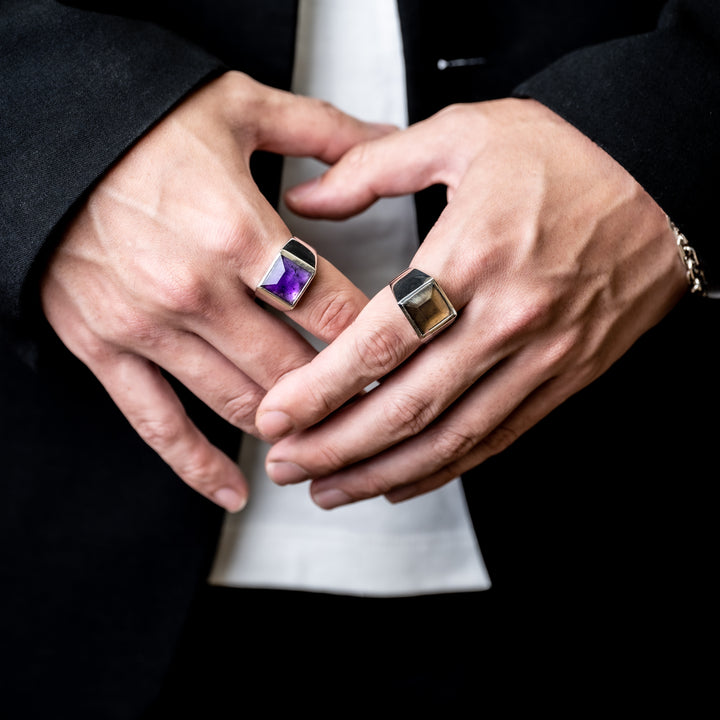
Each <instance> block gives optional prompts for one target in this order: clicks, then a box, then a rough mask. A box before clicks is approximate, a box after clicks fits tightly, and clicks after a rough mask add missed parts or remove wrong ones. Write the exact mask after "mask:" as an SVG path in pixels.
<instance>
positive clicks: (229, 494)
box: [213, 487, 247, 513]
mask: <svg viewBox="0 0 720 720" xmlns="http://www.w3.org/2000/svg"><path fill="white" fill-rule="evenodd" d="M213 499H214V500H215V502H216V503H217V504H218V505H221V506H222V507H224V508H225V509H226V510H227V511H228V512H231V513H236V512H240V510H242V509H243V508H244V507H245V505H246V504H247V498H246V497H243V496H242V495H240V493H238V492H237V491H236V490H233V488H229V487H224V488H220V489H219V490H216V491H215V492H214V493H213Z"/></svg>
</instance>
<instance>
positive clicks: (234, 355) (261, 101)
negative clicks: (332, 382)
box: [41, 72, 390, 511]
mask: <svg viewBox="0 0 720 720" xmlns="http://www.w3.org/2000/svg"><path fill="white" fill-rule="evenodd" d="M389 130H390V128H389V126H380V125H374V124H366V123H362V122H360V121H359V120H355V119H354V118H351V117H349V116H347V115H345V114H343V113H341V112H340V111H339V110H337V109H336V108H334V107H332V106H330V105H328V104H326V103H323V102H320V101H318V100H312V99H309V98H304V97H299V96H296V95H292V94H290V93H287V92H283V91H280V90H275V89H272V88H269V87H266V86H264V85H261V84H259V83H257V82H255V81H253V80H251V79H250V78H248V77H247V76H245V75H243V74H241V73H237V72H229V73H226V74H225V75H223V76H221V77H220V78H218V79H217V80H214V81H213V82H211V83H209V84H208V85H207V86H205V87H204V88H202V89H201V90H199V91H197V92H195V93H194V94H193V95H191V96H190V97H189V98H188V99H187V100H185V101H184V102H183V103H181V104H180V105H179V106H178V107H177V108H176V109H175V110H173V111H172V112H171V113H170V114H169V115H168V116H167V117H166V118H164V119H163V120H162V121H161V122H160V123H159V124H158V125H157V126H155V127H154V128H153V129H152V130H151V131H150V132H149V133H148V134H147V135H146V136H145V137H143V138H142V139H141V140H140V141H139V142H138V143H137V144H136V145H135V146H134V147H133V148H132V149H131V150H130V151H129V152H128V153H127V154H126V155H125V156H124V157H123V158H122V159H121V160H120V161H119V162H118V163H117V164H116V165H115V166H114V167H113V168H112V169H111V170H110V172H108V174H107V175H106V176H105V177H104V178H103V179H102V180H101V182H100V183H99V184H98V185H97V186H96V188H95V189H94V190H93V191H92V193H91V194H90V195H89V197H88V199H87V202H86V203H85V205H84V206H83V207H82V209H81V210H80V212H79V213H78V214H77V215H76V216H75V218H74V219H73V221H72V223H71V224H70V225H69V227H68V229H67V231H66V232H65V235H64V237H63V239H62V241H61V242H60V244H59V247H58V248H57V250H56V252H55V253H54V255H53V256H52V258H51V260H50V262H49V264H48V267H47V269H46V271H45V274H44V277H43V281H42V286H41V296H42V304H43V309H44V311H45V314H46V316H47V318H48V320H49V322H50V324H51V325H52V327H53V328H54V330H55V331H56V333H57V334H58V336H59V337H60V339H61V340H62V341H63V342H64V343H65V345H66V346H67V347H68V348H69V349H70V351H71V352H73V353H74V354H75V355H76V356H77V357H78V358H79V359H80V360H82V361H83V362H84V363H85V364H86V365H87V366H88V367H89V368H90V370H91V371H92V372H93V373H94V374H95V375H96V377H97V378H98V380H99V381H100V382H101V383H102V384H103V386H104V387H105V389H106V390H107V391H108V393H109V394H110V396H111V397H112V399H113V400H114V402H115V403H116V404H117V406H118V407H119V409H120V410H121V411H122V412H123V414H124V415H125V416H126V418H127V419H128V421H129V422H130V423H131V425H132V426H133V427H134V428H135V430H136V431H137V432H138V433H139V435H140V436H141V437H142V438H143V440H144V441H145V442H147V443H148V444H149V445H150V446H151V447H152V448H153V449H154V450H155V451H156V452H157V453H158V454H159V455H160V456H161V457H162V458H163V460H165V461H166V462H167V463H168V464H169V465H170V466H171V467H172V468H173V470H174V471H175V472H176V473H177V474H178V475H179V476H180V478H182V480H184V481H185V482H186V483H187V484H188V485H190V486H191V487H193V488H195V489H196V490H198V491H199V492H200V493H202V494H203V495H205V496H206V497H208V498H210V499H212V500H213V501H214V502H216V503H217V504H219V505H221V506H222V507H224V508H226V509H227V510H230V511H236V510H239V509H241V508H242V507H243V506H244V504H245V502H246V499H247V492H248V491H247V483H246V481H245V479H244V478H243V476H242V473H241V472H240V470H239V468H238V467H237V463H236V462H235V461H234V460H231V459H230V458H229V457H227V456H226V455H225V454H224V453H222V452H221V451H220V450H219V449H218V448H216V447H214V446H213V445H212V444H211V443H210V442H209V441H208V440H207V438H206V437H205V436H204V435H203V434H202V433H201V432H200V431H199V430H198V429H197V428H196V427H195V425H194V424H193V423H192V422H191V421H190V419H189V418H188V416H187V414H186V413H185V410H184V408H183V406H182V405H181V403H180V400H179V398H178V397H177V395H176V394H175V392H174V391H173V390H172V388H171V386H170V384H169V383H168V382H167V380H166V379H165V378H164V377H163V375H162V373H161V371H160V369H161V368H162V369H164V370H165V371H167V372H168V373H170V374H171V375H173V376H174V377H175V378H177V379H178V380H179V381H180V382H181V383H182V384H183V385H185V386H186V387H187V388H188V389H189V390H191V391H192V392H193V393H194V394H195V395H197V396H198V397H199V398H200V399H201V400H203V401H204V402H205V403H207V405H208V406H209V407H211V408H212V409H213V410H215V411H216V412H217V413H219V414H220V415H221V416H222V417H223V418H225V419H226V420H228V421H229V422H231V423H232V424H233V425H235V426H236V427H238V428H240V429H242V430H244V431H246V432H249V433H253V434H257V430H256V428H255V424H254V417H255V410H256V408H257V406H258V404H259V402H260V399H261V398H262V396H263V395H264V392H265V391H266V390H267V389H268V388H269V387H271V386H272V385H273V384H274V383H275V382H276V381H277V380H278V379H279V378H280V377H281V376H282V375H284V374H285V373H287V372H289V371H290V370H292V369H294V368H296V367H298V366H300V365H303V364H305V363H307V362H308V361H309V360H310V359H311V358H312V357H313V356H314V354H315V351H314V350H313V349H312V348H311V346H310V345H309V344H308V343H306V342H305V340H303V339H302V338H301V336H300V335H299V334H298V333H296V332H295V331H294V330H292V329H291V328H290V326H289V325H288V324H287V323H285V322H283V321H282V319H280V318H277V317H275V316H274V315H272V314H271V313H269V312H267V311H266V310H264V309H263V308H262V307H261V306H260V305H258V304H257V303H256V302H255V299H254V297H253V290H254V288H255V285H256V284H257V282H258V281H259V279H260V278H261V277H262V276H263V274H264V272H265V270H266V269H267V267H268V266H269V265H270V263H271V262H272V260H273V258H274V257H275V255H276V253H277V251H278V250H279V249H280V248H281V247H282V246H283V245H284V244H285V242H286V241H287V240H288V239H289V238H290V236H291V235H292V233H291V232H290V230H289V229H288V228H287V227H286V226H285V224H284V223H283V221H282V220H281V219H280V217H279V216H278V215H277V213H276V212H275V211H274V210H273V209H272V207H271V206H270V205H269V204H268V203H267V201H266V200H265V198H264V197H263V196H262V195H261V193H260V191H259V190H258V189H257V187H256V185H255V182H254V181H253V179H252V177H251V174H250V169H249V160H250V156H251V154H252V153H253V151H255V150H268V151H272V152H276V153H281V154H284V155H308V156H313V157H316V158H318V159H320V160H322V161H324V162H327V163H332V162H334V161H335V160H337V159H338V158H339V157H340V156H341V155H342V154H343V153H344V152H345V151H346V150H347V149H348V148H350V147H352V146H353V145H355V144H356V143H358V142H361V141H363V140H367V139H371V138H373V137H378V136H380V135H382V134H385V133H387V132H388V131H389ZM366 301H367V299H366V298H365V296H364V295H363V293H362V292H361V291H360V290H358V289H357V288H356V287H355V286H354V285H352V283H350V281H349V280H347V279H346V278H345V277H344V276H343V275H342V274H341V273H340V272H339V271H338V270H337V269H335V268H334V267H333V266H331V265H330V264H329V263H328V262H327V261H326V260H324V259H323V258H318V270H317V276H316V278H315V280H314V281H313V283H312V284H311V286H310V287H309V288H308V290H307V292H306V293H305V295H304V296H303V298H302V301H301V303H300V304H299V305H298V306H297V307H296V308H295V309H294V310H293V311H292V317H293V319H294V320H295V321H297V322H298V323H299V324H300V325H301V326H302V327H304V328H305V329H306V330H308V331H309V332H310V333H312V334H313V335H315V336H316V337H319V338H321V339H323V340H325V341H330V340H332V339H334V338H335V336H336V335H337V334H339V332H340V331H341V330H342V329H344V328H345V327H346V326H347V325H348V324H349V323H350V322H351V321H352V320H353V319H354V318H355V316H356V315H357V314H358V312H359V311H360V310H361V308H362V307H363V306H364V305H365V303H366Z"/></svg>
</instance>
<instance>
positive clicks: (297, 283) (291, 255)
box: [255, 237, 317, 310]
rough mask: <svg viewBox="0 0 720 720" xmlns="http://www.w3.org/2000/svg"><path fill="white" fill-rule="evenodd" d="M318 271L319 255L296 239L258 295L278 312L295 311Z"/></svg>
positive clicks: (287, 246)
mask: <svg viewBox="0 0 720 720" xmlns="http://www.w3.org/2000/svg"><path fill="white" fill-rule="evenodd" d="M316 268H317V254H316V253H315V251H314V250H313V249H312V248H311V247H310V246H309V245H306V244H305V243H304V242H303V241H302V240H300V239H299V238H296V237H292V238H290V239H289V240H288V241H287V242H286V243H285V245H284V246H283V247H282V248H281V249H280V251H279V252H278V254H277V256H276V257H275V259H274V260H273V261H272V264H271V265H270V267H269V268H268V270H267V272H266V273H265V275H264V276H263V278H262V280H261V281H260V282H259V283H258V286H257V287H256V288H255V294H256V295H257V296H258V297H259V298H261V299H263V300H266V301H267V302H268V303H269V304H270V305H272V306H273V307H275V308H277V309H278V310H292V309H293V308H294V307H295V306H296V305H297V304H298V301H299V300H300V298H301V297H302V295H303V293H304V292H305V291H306V290H307V288H308V286H309V285H310V283H311V282H312V280H313V278H314V277H315V272H316Z"/></svg>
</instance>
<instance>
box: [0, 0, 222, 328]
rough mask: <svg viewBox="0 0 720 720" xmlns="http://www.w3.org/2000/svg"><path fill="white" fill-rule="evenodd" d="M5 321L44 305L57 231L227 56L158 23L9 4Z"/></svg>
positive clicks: (0, 80) (1, 194)
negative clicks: (39, 280) (44, 271)
mask: <svg viewBox="0 0 720 720" xmlns="http://www.w3.org/2000/svg"><path fill="white" fill-rule="evenodd" d="M0 57H1V61H0V119H1V120H0V327H6V328H11V329H14V330H15V332H17V328H18V327H19V328H22V327H23V324H24V323H25V322H26V318H27V316H32V315H33V314H34V312H36V311H37V307H33V304H36V303H37V298H36V296H37V292H31V291H28V288H29V287H31V286H33V285H34V282H33V278H34V273H35V272H36V270H37V268H38V267H40V266H42V264H43V259H44V258H45V256H46V255H47V253H49V252H50V251H51V250H52V247H53V231H54V229H56V228H57V227H59V226H62V223H63V220H64V219H65V218H67V217H68V215H69V214H70V213H71V211H72V210H73V208H75V207H76V205H77V204H78V203H79V202H80V201H81V200H82V199H83V198H84V196H85V195H86V193H87V192H88V190H89V189H90V188H92V187H93V185H94V183H96V182H97V180H98V179H99V178H100V177H101V176H102V175H103V173H104V172H105V171H106V170H107V169H108V168H109V167H110V166H111V165H112V164H113V163H114V162H115V161H116V160H117V159H118V158H119V157H120V156H121V155H122V154H123V153H124V152H125V151H126V150H127V149H128V148H129V147H130V146H131V145H132V144H133V143H134V142H135V141H137V140H138V139H139V138H140V137H141V136H142V135H143V134H144V133H145V132H146V131H147V130H148V129H149V128H150V127H151V126H152V125H153V124H154V123H156V122H157V121H158V120H159V119H160V118H161V117H163V115H165V114H166V113H167V112H168V111H169V110H170V109H172V107H173V106H174V105H175V104H176V103H177V102H178V101H179V100H181V99H182V98H183V97H184V96H186V95H187V94H188V93H189V92H191V91H192V90H193V89H194V88H196V87H197V86H199V85H200V84H202V83H204V82H207V81H208V80H210V79H211V78H212V77H214V76H217V75H218V74H220V73H221V72H222V71H223V70H224V68H223V67H222V65H221V63H220V62H219V61H218V60H217V59H215V58H214V57H212V56H210V55H208V54H206V53H205V52H204V51H202V50H200V49H199V48H197V47H196V46H194V45H192V44H190V43H188V42H187V41H185V40H182V39H181V38H179V37H177V36H175V35H173V34H171V33H168V32H166V31H164V30H163V29H161V28H160V27H158V26H155V25H153V24H150V23H145V22H140V21H135V20H129V19H124V18H120V17H117V16H112V15H106V14H100V13H96V12H89V11H83V10H77V9H73V8H68V7H65V6H63V5H60V4H58V3H56V2H52V1H51V0H4V1H3V2H2V3H1V4H0Z"/></svg>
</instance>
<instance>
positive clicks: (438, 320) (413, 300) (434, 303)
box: [390, 268, 457, 340]
mask: <svg viewBox="0 0 720 720" xmlns="http://www.w3.org/2000/svg"><path fill="white" fill-rule="evenodd" d="M390 289H391V290H392V291H393V295H394V296H395V301H396V302H397V304H398V306H399V307H400V309H401V310H402V311H403V313H404V315H405V317H406V318H407V320H408V322H409V323H410V325H411V326H412V328H413V330H415V332H416V333H417V336H418V337H419V338H420V339H421V340H426V339H428V338H429V337H430V336H431V335H434V334H435V333H437V332H439V331H440V330H442V329H443V328H445V327H447V326H448V325H450V323H452V322H453V321H454V320H455V318H456V317H457V311H456V310H455V308H454V307H453V306H452V303H451V302H450V300H448V297H447V295H446V294H445V293H444V292H443V290H442V288H441V287H440V286H439V285H438V284H437V282H436V281H435V280H434V279H433V278H432V277H430V275H427V274H426V273H424V272H423V271H422V270H417V269H416V268H408V269H407V270H406V271H405V272H404V273H401V274H400V275H398V276H397V277H396V278H395V279H394V280H393V281H392V282H391V283H390Z"/></svg>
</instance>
